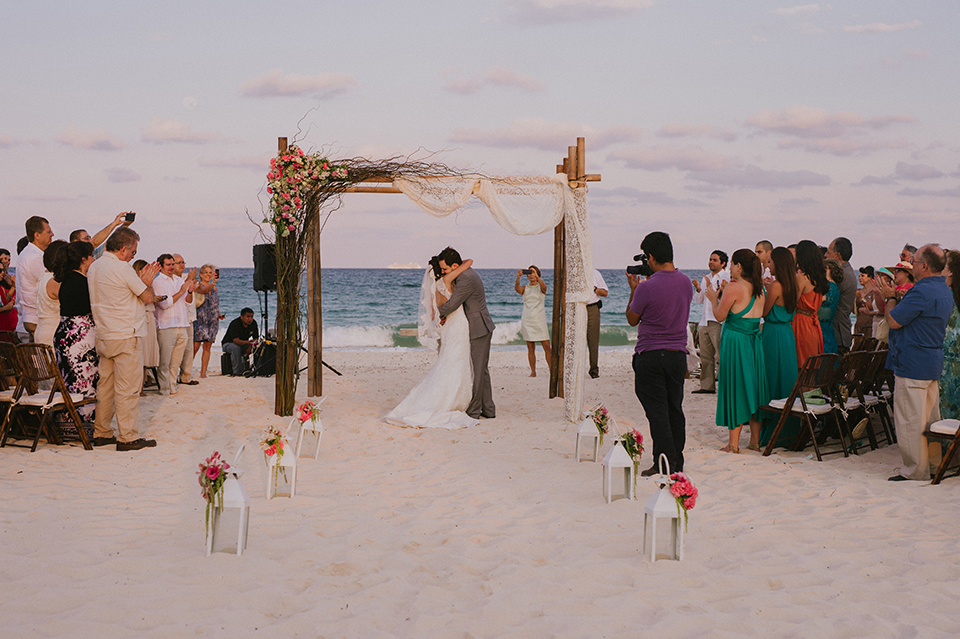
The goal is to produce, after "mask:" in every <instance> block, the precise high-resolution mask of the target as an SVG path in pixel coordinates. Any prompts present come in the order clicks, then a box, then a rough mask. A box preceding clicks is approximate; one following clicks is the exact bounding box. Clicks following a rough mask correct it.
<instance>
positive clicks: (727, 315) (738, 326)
mask: <svg viewBox="0 0 960 639" xmlns="http://www.w3.org/2000/svg"><path fill="white" fill-rule="evenodd" d="M762 272H763V266H762V265H761V264H760V259H759V258H758V257H757V256H756V255H755V254H754V252H753V251H751V250H750V249H738V250H737V251H736V252H734V254H733V257H731V258H730V283H729V284H727V286H726V288H724V289H723V295H722V296H720V295H719V294H718V293H717V291H716V290H715V289H714V288H713V287H712V286H710V285H709V283H708V286H707V288H706V289H705V292H706V295H707V298H708V299H709V300H710V302H711V304H713V314H714V316H715V317H716V318H717V320H718V321H720V322H723V333H722V336H721V338H720V381H719V385H718V386H719V389H718V391H717V425H718V426H726V427H727V429H728V430H729V431H730V432H729V434H730V442H729V443H728V444H727V445H726V446H724V447H723V448H721V449H720V450H722V451H724V452H730V453H739V452H740V430H741V429H742V428H743V425H744V424H746V423H749V424H750V448H753V449H758V448H759V446H760V420H759V414H758V413H759V408H760V407H761V406H763V405H764V404H766V403H767V402H769V401H770V391H769V390H768V389H767V375H766V366H765V365H764V363H763V347H762V346H761V343H760V317H761V316H762V315H763V304H764V295H763V280H762V279H761V273H762Z"/></svg>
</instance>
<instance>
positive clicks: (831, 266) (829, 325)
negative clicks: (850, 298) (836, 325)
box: [817, 259, 843, 353]
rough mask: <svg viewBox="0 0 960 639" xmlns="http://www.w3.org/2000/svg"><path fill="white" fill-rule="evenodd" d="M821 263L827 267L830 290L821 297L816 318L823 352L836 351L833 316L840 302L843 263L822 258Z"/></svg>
mask: <svg viewBox="0 0 960 639" xmlns="http://www.w3.org/2000/svg"><path fill="white" fill-rule="evenodd" d="M823 265H824V266H825V267H827V281H828V282H830V290H828V291H827V295H826V297H824V298H823V304H821V305H820V310H818V311H817V319H818V320H820V329H821V330H822V331H823V352H824V353H837V352H838V351H837V333H836V332H835V331H834V330H833V318H834V316H835V315H836V314H837V304H839V303H840V282H842V281H843V265H842V264H840V262H838V261H837V260H833V259H830V260H824V261H823Z"/></svg>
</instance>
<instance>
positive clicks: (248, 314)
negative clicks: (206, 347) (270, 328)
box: [220, 308, 260, 377]
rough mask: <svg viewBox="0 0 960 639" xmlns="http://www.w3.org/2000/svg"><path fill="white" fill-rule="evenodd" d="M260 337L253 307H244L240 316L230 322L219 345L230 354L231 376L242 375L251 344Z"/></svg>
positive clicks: (251, 348)
mask: <svg viewBox="0 0 960 639" xmlns="http://www.w3.org/2000/svg"><path fill="white" fill-rule="evenodd" d="M259 338H260V330H259V329H258V328H257V322H256V320H254V319H253V309H252V308H244V309H242V310H241V311H240V317H238V318H237V319H235V320H233V321H232V322H230V326H228V327H227V333H226V334H225V335H224V336H223V341H222V342H221V343H220V345H221V346H222V347H223V352H224V353H227V354H228V355H229V356H230V362H231V363H232V364H233V376H234V377H236V376H238V375H243V373H244V365H245V363H246V357H247V355H249V354H250V353H252V352H253V345H254V344H256V343H257V340H258V339H259Z"/></svg>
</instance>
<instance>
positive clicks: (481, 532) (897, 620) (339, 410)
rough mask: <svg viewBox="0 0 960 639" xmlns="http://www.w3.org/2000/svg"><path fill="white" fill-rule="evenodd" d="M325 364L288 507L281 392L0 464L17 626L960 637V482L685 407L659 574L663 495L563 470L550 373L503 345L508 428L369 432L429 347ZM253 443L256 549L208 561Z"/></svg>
mask: <svg viewBox="0 0 960 639" xmlns="http://www.w3.org/2000/svg"><path fill="white" fill-rule="evenodd" d="M325 358H326V360H327V361H328V362H329V363H330V364H331V365H333V366H334V367H336V368H338V369H339V370H340V371H341V372H343V373H344V376H343V377H336V376H334V375H332V374H327V375H326V377H325V378H324V384H325V388H324V389H325V391H326V394H327V395H328V400H327V401H326V403H325V405H324V407H323V408H324V411H323V420H324V424H325V425H326V428H327V431H326V434H325V435H324V440H323V445H322V449H321V454H320V459H319V460H318V461H314V460H313V459H312V458H303V459H302V460H301V465H300V478H299V483H298V495H297V496H296V497H295V498H293V499H287V498H277V499H274V500H270V501H267V500H266V499H265V498H264V492H265V469H264V463H263V458H262V456H261V455H260V453H259V451H258V449H257V441H258V439H259V434H260V431H261V429H262V428H263V427H264V426H265V425H266V424H267V423H270V422H271V421H272V420H277V421H279V422H280V423H285V421H286V420H279V418H276V417H273V416H272V412H273V411H272V408H273V385H274V380H273V378H269V379H255V380H245V379H230V378H221V377H212V378H209V379H207V380H203V381H202V383H201V384H200V385H199V386H195V387H187V386H184V387H181V388H182V390H181V392H180V394H179V396H178V397H176V398H161V397H158V396H152V397H148V398H146V399H145V400H143V402H142V403H141V423H142V424H143V427H144V428H143V430H144V434H145V435H146V436H149V437H154V438H156V439H157V440H159V446H158V447H157V448H154V449H149V450H145V451H139V452H130V453H117V452H115V451H114V450H113V447H107V448H102V449H97V450H95V451H93V452H88V451H84V450H83V449H81V448H79V447H76V446H61V447H54V446H49V445H46V444H43V445H42V448H41V449H40V450H38V452H36V453H34V454H30V453H29V451H26V450H23V449H17V448H4V449H0V459H2V463H0V500H2V503H3V511H2V520H0V522H2V526H0V624H2V626H0V627H2V636H3V637H4V638H12V637H36V636H39V637H104V638H108V637H124V638H126V637H133V636H137V637H191V636H197V637H200V636H202V637H208V636H213V637H253V636H262V637H321V636H322V637H552V636H556V637H635V636H672V637H741V636H775V637H924V638H926V637H953V636H957V634H958V633H960V583H958V580H957V574H958V568H957V567H958V565H960V543H958V539H960V526H958V524H960V480H958V479H949V480H947V481H946V482H945V483H944V484H942V485H940V486H929V485H927V484H922V483H916V482H902V483H891V482H887V480H886V479H887V477H888V476H889V475H891V474H893V473H894V471H895V469H896V467H897V466H898V464H899V453H898V451H897V449H896V447H886V448H883V449H881V450H879V451H876V452H867V453H866V454H864V455H863V456H861V457H859V458H857V457H851V458H849V459H844V458H843V457H842V456H839V457H837V456H834V457H830V458H828V461H826V462H823V463H817V462H816V461H811V460H807V459H806V458H805V454H794V453H788V454H785V455H783V456H778V455H774V456H772V457H770V458H761V457H760V456H759V455H758V454H756V453H747V454H741V455H739V456H732V455H728V454H723V453H720V452H718V451H717V449H718V448H719V446H721V445H722V444H724V443H725V441H726V431H725V430H723V429H719V428H717V427H716V426H714V425H713V416H714V415H713V412H714V402H715V400H714V399H713V398H712V397H709V396H701V395H688V396H687V398H686V400H685V409H686V415H687V432H688V440H687V448H686V452H687V464H686V471H687V473H688V474H689V475H690V476H691V478H692V479H693V481H694V482H695V483H696V485H697V486H698V488H699V490H700V498H699V501H698V503H697V506H696V508H695V509H694V510H693V511H691V513H690V526H689V532H688V534H687V541H686V556H685V559H684V560H683V561H682V562H671V561H658V562H657V563H656V564H651V563H649V561H648V560H647V559H646V558H645V557H643V556H642V553H641V548H642V526H643V508H642V507H643V504H644V503H645V502H646V500H647V499H648V497H649V496H650V495H651V494H652V493H653V490H654V486H653V484H652V483H651V482H650V481H649V480H641V481H640V483H639V486H638V493H639V500H638V501H628V500H625V499H619V500H616V501H614V502H613V503H612V504H609V505H608V504H606V503H605V502H604V500H603V498H602V496H601V483H600V482H601V474H600V466H599V464H593V463H579V464H578V463H577V462H576V461H575V460H574V459H573V450H574V438H575V434H574V432H575V427H574V426H573V425H570V424H567V423H565V422H564V421H563V420H562V400H559V399H556V400H548V399H546V394H547V393H546V387H547V378H546V376H545V375H543V374H542V375H541V377H538V378H536V379H529V378H528V377H526V375H527V372H528V371H527V365H526V354H525V353H517V352H495V353H493V356H492V362H491V365H492V376H493V380H494V393H495V399H496V401H497V411H498V417H497V419H495V420H481V422H480V425H479V426H477V427H476V428H473V429H469V430H464V431H455V432H449V431H420V430H412V429H403V428H397V427H392V426H389V425H387V424H384V423H382V422H380V421H379V416H380V415H381V414H384V413H386V412H387V411H388V410H389V409H390V408H392V407H393V406H394V405H395V404H396V403H397V402H399V400H400V399H401V398H402V397H403V396H404V395H405V394H406V392H407V390H409V388H410V387H412V386H413V384H414V383H415V382H416V381H417V380H418V379H419V378H420V377H421V376H422V375H423V373H424V372H425V371H426V369H427V368H428V367H429V365H430V363H431V361H432V357H430V356H429V355H428V354H425V353H424V354H420V353H403V354H399V353H390V354H380V353H327V354H326V355H325ZM541 366H542V363H541ZM601 373H602V377H601V378H600V379H598V380H587V394H588V400H589V401H591V402H594V401H602V402H604V404H605V405H606V406H607V407H608V408H609V409H610V410H611V412H612V413H613V415H614V416H615V417H617V419H618V421H619V422H620V424H621V425H622V426H632V425H636V424H639V425H640V429H641V431H642V432H644V434H645V436H646V434H647V433H648V430H647V426H646V421H645V419H644V418H643V417H642V411H641V409H640V405H639V402H638V401H637V399H636V397H635V396H634V393H633V375H632V372H631V370H630V367H629V355H628V354H622V353H604V354H603V355H602V359H601ZM693 384H694V382H688V390H692V388H693ZM300 395H301V396H302V395H303V390H302V389H301V392H300ZM244 441H245V442H247V454H246V456H245V459H244V461H243V463H242V467H243V468H244V469H246V470H247V474H246V475H245V477H244V485H245V486H246V488H247V490H248V491H249V493H250V495H251V497H252V498H253V502H254V503H253V510H252V515H251V525H250V540H249V546H248V549H247V551H246V552H245V553H244V555H243V556H241V557H237V556H236V555H231V554H226V553H215V554H214V555H212V556H211V557H209V558H207V557H205V556H204V502H203V500H202V499H201V497H200V494H199V487H198V485H197V482H196V470H197V464H198V463H199V462H200V461H201V460H202V459H203V458H205V457H206V456H207V455H209V454H210V453H212V452H213V451H214V450H219V451H221V452H222V453H225V454H226V456H227V457H228V459H232V456H233V453H234V451H235V450H236V448H237V446H238V445H239V444H240V442H244ZM647 443H648V453H646V454H645V456H644V461H643V464H642V467H647V466H648V465H649V464H650V463H651V459H650V457H649V450H650V449H651V447H650V446H649V441H648V442H647ZM745 443H746V434H744V444H745ZM609 445H610V444H609V441H608V442H607V443H606V447H609ZM601 454H602V453H601Z"/></svg>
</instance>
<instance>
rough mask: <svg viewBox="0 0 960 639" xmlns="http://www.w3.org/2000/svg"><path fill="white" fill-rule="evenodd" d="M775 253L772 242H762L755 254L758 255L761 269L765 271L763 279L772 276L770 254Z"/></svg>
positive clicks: (756, 248) (754, 250) (755, 249)
mask: <svg viewBox="0 0 960 639" xmlns="http://www.w3.org/2000/svg"><path fill="white" fill-rule="evenodd" d="M771 251H773V242H771V241H770V240H760V241H759V242H757V246H756V247H755V248H754V249H753V252H754V253H756V254H757V258H759V260H760V267H761V268H762V269H763V279H767V278H768V277H770V276H771V271H770V266H769V264H770V252H771Z"/></svg>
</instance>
